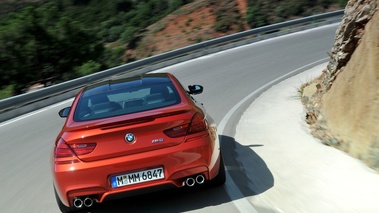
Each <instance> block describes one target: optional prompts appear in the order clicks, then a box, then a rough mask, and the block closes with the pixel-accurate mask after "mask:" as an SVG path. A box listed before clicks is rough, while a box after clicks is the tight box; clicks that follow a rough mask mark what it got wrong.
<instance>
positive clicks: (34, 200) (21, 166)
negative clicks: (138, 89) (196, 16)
mask: <svg viewBox="0 0 379 213" xmlns="http://www.w3.org/2000/svg"><path fill="white" fill-rule="evenodd" d="M336 29H337V25H330V26H326V27H321V28H317V29H313V30H308V31H304V32H300V33H296V34H291V35H287V36H283V37H277V38H274V39H270V40H266V41H263V42H258V43H255V44H252V45H248V46H244V47H239V48H236V49H232V50H228V51H224V52H221V53H217V54H214V55H211V56H206V57H202V58H199V59H196V60H193V61H189V62H185V63H182V64H179V65H175V66H172V67H169V68H166V69H164V71H168V72H171V73H173V74H174V75H175V76H176V77H177V78H178V79H179V80H180V81H181V82H182V84H183V85H189V84H201V85H203V86H204V93H203V94H201V95H198V96H197V99H198V100H199V101H201V102H203V103H204V105H205V107H206V108H207V110H208V112H209V114H210V115H211V116H212V117H213V118H214V119H215V120H216V122H217V123H219V124H220V125H219V134H220V138H221V146H222V152H223V153H224V156H225V164H226V166H227V169H228V171H229V172H228V179H227V183H226V185H225V186H223V187H218V188H198V189H190V190H188V189H184V190H172V191H164V192H158V193H154V194H149V195H143V196H137V197H131V198H126V199H122V200H117V201H112V202H108V203H104V204H103V205H100V206H98V209H96V210H91V212H116V213H117V212H184V211H196V212H221V213H222V212H241V211H242V212H244V211H249V212H254V211H257V212H275V210H274V209H257V208H256V207H253V206H251V205H250V203H248V202H247V201H246V199H244V198H245V197H250V196H254V195H257V194H261V193H264V192H265V191H267V190H269V189H270V188H271V187H272V186H273V184H274V182H275V180H274V179H273V176H272V175H271V171H270V170H269V169H268V168H267V167H265V166H264V165H265V163H264V161H265V159H262V158H260V156H258V155H257V154H256V153H254V152H252V151H251V150H250V149H246V152H247V153H246V152H245V153H240V152H241V150H242V152H244V149H243V147H239V146H240V145H239V144H238V143H236V142H235V141H234V138H233V137H234V134H235V131H236V130H235V126H236V124H237V122H238V120H239V118H240V116H241V114H242V113H243V111H244V110H245V109H246V107H247V106H248V105H249V104H250V103H251V102H252V101H253V100H254V98H256V97H257V95H259V93H260V92H262V90H264V89H265V88H266V87H267V86H269V85H270V83H273V81H274V80H275V79H278V78H280V77H282V76H285V75H288V73H291V75H292V74H295V73H298V72H301V71H303V70H306V69H307V68H309V67H307V65H315V64H317V63H320V61H322V60H324V61H325V59H326V58H327V57H328V54H327V52H329V51H330V50H331V48H332V44H333V41H334V35H335V31H336ZM288 77H289V76H288ZM69 104H70V101H66V102H63V103H58V104H56V105H53V106H50V107H48V108H45V109H42V110H39V111H36V112H33V113H31V114H28V115H25V116H21V117H19V118H15V119H13V120H10V121H7V122H4V123H0V162H1V164H0V174H1V175H0V188H1V190H0V212H12V213H17V212H28V213H30V212H38V213H41V212H48V213H52V212H59V210H58V207H57V205H56V202H55V198H54V193H53V188H52V178H51V174H50V162H49V157H50V156H49V155H50V151H51V149H52V146H53V143H54V140H55V137H56V135H57V133H58V132H59V130H60V128H61V126H62V125H63V122H64V120H63V119H61V118H59V117H58V115H57V112H58V111H59V110H60V109H61V108H63V107H65V106H67V105H69ZM237 131H238V130H237ZM251 134H254V130H252V132H251ZM237 150H238V151H237ZM249 150H250V151H249ZM238 155H240V156H241V155H249V156H250V157H249V159H246V160H247V162H244V165H248V164H249V163H251V164H256V163H259V164H261V165H262V166H261V167H260V169H259V171H257V176H256V177H254V179H256V180H257V179H258V180H264V181H263V182H262V184H261V185H260V187H258V189H259V190H257V189H255V190H253V189H250V188H249V187H248V186H247V184H246V183H247V182H248V181H252V180H253V177H248V176H246V175H245V173H244V168H242V167H241V166H240V165H241V164H240V163H239V162H238V161H237V160H236V157H235V156H238ZM238 159H241V158H240V157H239V158H238ZM249 161H251V162H249Z"/></svg>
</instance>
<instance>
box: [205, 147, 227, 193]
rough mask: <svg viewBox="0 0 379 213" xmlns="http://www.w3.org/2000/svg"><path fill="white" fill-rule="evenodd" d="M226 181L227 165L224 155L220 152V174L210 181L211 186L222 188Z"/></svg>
mask: <svg viewBox="0 0 379 213" xmlns="http://www.w3.org/2000/svg"><path fill="white" fill-rule="evenodd" d="M225 181H226V175H225V165H224V160H223V158H222V153H221V152H220V168H219V170H218V174H217V176H216V177H215V178H213V179H212V180H210V182H209V183H210V185H211V186H221V185H224V183H225Z"/></svg>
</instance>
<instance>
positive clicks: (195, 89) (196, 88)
mask: <svg viewBox="0 0 379 213" xmlns="http://www.w3.org/2000/svg"><path fill="white" fill-rule="evenodd" d="M188 89H189V91H188V93H189V94H191V95H197V94H201V93H202V92H203V89H204V87H203V86H201V85H189V86H188Z"/></svg>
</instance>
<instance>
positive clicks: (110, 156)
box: [51, 73, 225, 212]
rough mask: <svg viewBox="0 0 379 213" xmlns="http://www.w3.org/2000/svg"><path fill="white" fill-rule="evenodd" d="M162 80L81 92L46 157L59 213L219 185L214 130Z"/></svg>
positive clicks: (192, 90) (221, 171) (196, 88)
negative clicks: (169, 190) (161, 192)
mask: <svg viewBox="0 0 379 213" xmlns="http://www.w3.org/2000/svg"><path fill="white" fill-rule="evenodd" d="M202 92H203V87H202V86H200V85H191V86H188V90H186V89H184V88H183V87H182V85H181V84H180V82H179V81H178V80H177V79H176V78H175V77H174V76H173V75H172V74H169V73H160V74H145V75H141V76H137V77H131V78H119V79H113V80H107V81H103V82H100V83H96V84H93V85H90V86H87V87H85V88H84V89H82V90H81V91H80V92H79V93H78V94H77V96H76V98H75V99H74V101H73V103H72V105H71V107H67V108H64V109H62V110H61V111H59V116H61V117H63V118H66V122H65V124H64V126H63V128H62V130H61V132H60V133H59V135H58V136H57V139H56V141H55V145H54V148H53V150H52V154H51V159H52V160H51V170H52V176H53V182H54V191H55V196H56V200H57V204H58V206H59V208H60V210H61V211H62V212H73V211H77V210H80V211H83V210H85V209H86V208H89V207H91V206H92V205H93V204H95V203H101V202H103V201H104V200H108V199H114V198H118V197H120V196H126V195H128V194H134V193H136V192H138V193H145V192H151V191H154V190H162V189H165V188H170V187H178V188H179V187H192V186H195V185H199V184H210V185H222V184H224V182H225V168H224V163H223V160H222V155H221V151H220V144H219V141H218V135H217V131H216V125H215V123H214V121H213V120H212V118H211V117H210V116H209V115H208V114H207V113H206V111H205V109H204V108H203V106H202V104H201V103H198V102H197V101H196V100H195V99H194V98H193V97H192V96H193V95H196V94H200V93H202Z"/></svg>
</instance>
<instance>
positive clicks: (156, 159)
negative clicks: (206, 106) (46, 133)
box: [52, 135, 220, 206]
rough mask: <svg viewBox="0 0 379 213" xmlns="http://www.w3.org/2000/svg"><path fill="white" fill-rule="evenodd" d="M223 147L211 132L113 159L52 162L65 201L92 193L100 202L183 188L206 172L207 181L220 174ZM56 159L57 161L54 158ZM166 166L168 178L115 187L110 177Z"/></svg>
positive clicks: (57, 187)
mask: <svg viewBox="0 0 379 213" xmlns="http://www.w3.org/2000/svg"><path fill="white" fill-rule="evenodd" d="M219 155H220V147H219V143H218V141H217V139H216V141H215V140H214V138H212V137H211V136H210V135H208V136H205V137H204V136H203V137H200V138H197V139H192V140H191V141H186V142H183V143H181V144H180V145H177V146H173V147H169V148H164V149H160V150H154V151H149V152H145V153H140V154H134V155H129V156H123V157H117V158H113V159H107V160H101V161H95V162H79V163H72V164H64V165H56V164H54V163H53V164H52V166H53V168H52V171H53V179H54V185H55V187H56V190H57V194H58V196H59V197H60V199H61V201H62V203H63V204H65V205H66V206H72V205H73V203H72V202H73V200H74V198H75V197H80V196H91V197H94V198H95V199H96V200H97V201H98V202H102V201H104V200H105V199H110V198H113V197H119V195H128V194H130V195H134V194H135V193H137V194H140V192H149V191H150V190H154V191H156V189H158V190H160V189H161V188H170V187H182V186H184V184H183V182H184V178H186V177H189V176H193V175H196V174H203V175H204V176H205V178H206V180H210V179H213V178H214V177H215V176H216V175H217V174H218V169H219ZM53 162H54V161H53ZM158 167H163V169H164V174H165V178H164V179H161V180H153V181H149V182H144V183H138V184H133V185H127V186H123V187H119V188H112V186H111V182H110V177H111V176H113V175H120V174H125V173H129V172H136V171H141V170H146V169H151V168H158Z"/></svg>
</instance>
